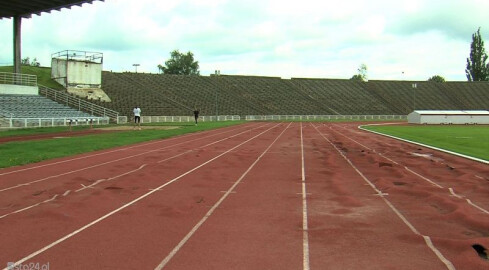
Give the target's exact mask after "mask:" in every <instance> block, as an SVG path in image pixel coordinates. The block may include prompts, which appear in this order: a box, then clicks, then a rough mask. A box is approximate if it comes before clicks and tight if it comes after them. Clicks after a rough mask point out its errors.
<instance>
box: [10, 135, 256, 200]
mask: <svg viewBox="0 0 489 270" xmlns="http://www.w3.org/2000/svg"><path fill="white" fill-rule="evenodd" d="M262 126H263V125H262ZM262 126H259V127H257V128H260V127H262ZM246 131H249V130H246ZM246 131H244V132H241V133H245V132H246ZM225 133H227V132H225ZM241 133H239V134H241ZM213 136H215V135H210V136H206V137H201V138H197V139H193V140H189V141H186V142H181V143H176V144H173V145H169V146H165V147H162V148H157V149H153V150H150V151H146V152H142V153H139V154H135V155H131V156H127V157H123V158H119V159H114V160H111V161H107V162H103V163H99V164H95V165H92V166H88V167H84V168H80V169H77V170H73V171H68V172H65V173H61V174H57V175H51V176H48V177H45V178H41V179H38V180H34V181H31V182H28V183H24V184H19V185H16V186H11V187H8V188H4V189H0V192H4V191H7V190H12V189H16V188H19V187H22V186H26V185H30V184H34V183H39V182H43V181H46V180H49V179H53V178H56V177H60V176H65V175H68V174H72V173H76V172H81V171H84V170H88V169H93V168H96V167H100V166H103V165H107V164H110V163H114V162H118V161H122V160H125V159H130V158H134V157H138V156H142V155H146V154H149V153H152V152H157V151H161V150H164V149H168V148H172V147H175V146H177V145H180V144H187V143H189V142H192V141H197V140H202V139H203V138H207V137H213ZM231 137H234V135H233V136H231ZM129 148H130V147H129ZM129 148H127V149H129ZM111 152H114V151H111ZM73 160H77V159H73ZM6 174H8V173H6ZM0 175H2V174H0Z"/></svg>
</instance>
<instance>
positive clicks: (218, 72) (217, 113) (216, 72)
mask: <svg viewBox="0 0 489 270" xmlns="http://www.w3.org/2000/svg"><path fill="white" fill-rule="evenodd" d="M214 75H215V76H216V80H217V82H218V83H217V87H216V121H219V116H218V115H219V112H218V109H217V108H218V107H217V94H218V89H219V76H220V75H221V71H220V70H216V71H215V73H214Z"/></svg>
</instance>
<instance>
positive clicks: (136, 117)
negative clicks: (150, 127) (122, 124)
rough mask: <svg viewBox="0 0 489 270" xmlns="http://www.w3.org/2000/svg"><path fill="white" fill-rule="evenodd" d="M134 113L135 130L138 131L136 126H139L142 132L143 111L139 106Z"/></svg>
mask: <svg viewBox="0 0 489 270" xmlns="http://www.w3.org/2000/svg"><path fill="white" fill-rule="evenodd" d="M132 112H133V113H134V129H136V125H138V128H139V130H141V109H140V108H139V106H136V107H134V109H133V110H132Z"/></svg>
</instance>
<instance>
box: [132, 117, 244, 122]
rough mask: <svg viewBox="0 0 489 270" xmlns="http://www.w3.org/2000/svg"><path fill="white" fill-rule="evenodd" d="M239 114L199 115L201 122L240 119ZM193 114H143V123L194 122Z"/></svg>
mask: <svg viewBox="0 0 489 270" xmlns="http://www.w3.org/2000/svg"><path fill="white" fill-rule="evenodd" d="M238 120H241V117H240V116H239V115H218V116H215V115H212V116H210V115H209V116H199V122H215V121H238ZM194 121H195V118H194V117H193V116H141V123H162V122H194Z"/></svg>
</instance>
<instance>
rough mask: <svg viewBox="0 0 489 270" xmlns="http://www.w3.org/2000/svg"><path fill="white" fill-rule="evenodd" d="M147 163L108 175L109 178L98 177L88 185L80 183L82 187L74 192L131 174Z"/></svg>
mask: <svg viewBox="0 0 489 270" xmlns="http://www.w3.org/2000/svg"><path fill="white" fill-rule="evenodd" d="M147 165H148V164H143V165H141V166H139V168H137V169H134V170H130V171H127V172H125V173H122V174H119V175H116V176H112V177H109V178H106V179H105V178H104V179H99V180H97V181H95V182H93V183H92V184H90V185H88V186H85V185H82V186H83V187H82V188H80V189H77V190H76V191H75V192H80V191H82V190H85V189H87V188H93V187H94V186H96V185H98V184H100V183H102V182H106V181H110V180H114V179H117V178H119V177H123V176H126V175H128V174H131V173H134V172H137V171H140V170H142V169H143V168H144V167H146V166H147Z"/></svg>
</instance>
